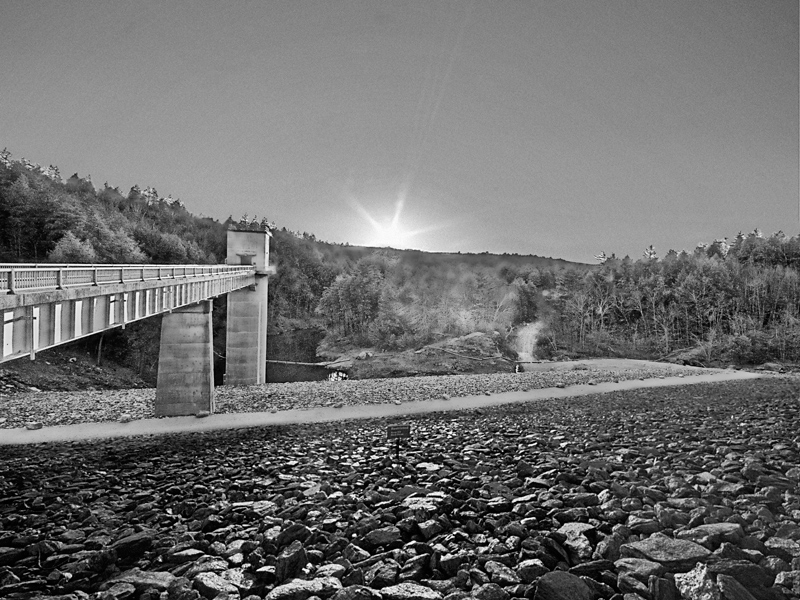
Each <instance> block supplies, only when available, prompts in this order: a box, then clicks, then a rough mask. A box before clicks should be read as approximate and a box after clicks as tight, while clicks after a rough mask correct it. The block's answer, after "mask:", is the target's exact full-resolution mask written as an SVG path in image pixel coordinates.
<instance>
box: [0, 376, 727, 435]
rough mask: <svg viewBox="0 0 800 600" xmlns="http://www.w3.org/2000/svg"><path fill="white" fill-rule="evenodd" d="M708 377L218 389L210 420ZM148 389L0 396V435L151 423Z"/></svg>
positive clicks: (431, 380) (450, 379)
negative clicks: (125, 419) (126, 421)
mask: <svg viewBox="0 0 800 600" xmlns="http://www.w3.org/2000/svg"><path fill="white" fill-rule="evenodd" d="M709 372H712V371H710V370H703V369H696V368H692V367H689V368H680V367H675V366H673V365H665V366H663V367H660V366H659V367H647V368H637V369H616V370H609V369H601V368H585V367H582V366H581V368H578V369H575V370H567V371H540V372H532V373H493V374H482V375H451V376H446V377H436V376H426V377H407V378H393V379H362V380H358V381H355V380H349V381H336V382H332V381H309V382H299V383H270V384H267V385H257V386H246V387H224V386H223V387H220V388H217V393H216V412H218V413H233V412H258V411H263V412H270V411H273V410H287V409H302V408H313V407H318V406H336V405H337V404H342V405H358V404H382V403H392V402H409V401H419V400H430V399H433V398H441V397H442V396H444V395H447V396H450V397H457V396H469V395H480V394H484V393H487V392H488V393H499V392H516V391H523V390H527V389H538V388H548V387H555V386H564V385H574V384H577V383H590V382H595V383H600V382H605V381H616V380H629V379H642V378H652V377H665V376H678V375H680V376H691V375H697V374H701V373H709ZM155 394H156V392H155V389H154V388H150V389H129V390H102V391H101V390H92V391H83V392H36V393H29V394H12V395H3V394H2V393H0V429H2V428H14V427H24V426H25V425H26V424H28V423H31V422H39V423H42V424H43V425H44V426H51V425H70V424H74V423H86V422H102V421H118V420H120V419H121V418H122V416H123V415H128V416H129V417H130V418H132V419H144V418H151V417H153V415H154V402H155Z"/></svg>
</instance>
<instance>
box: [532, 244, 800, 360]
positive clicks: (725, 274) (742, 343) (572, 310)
mask: <svg viewBox="0 0 800 600" xmlns="http://www.w3.org/2000/svg"><path fill="white" fill-rule="evenodd" d="M599 258H600V259H601V262H602V264H601V265H600V266H599V268H597V269H595V270H592V271H591V272H589V273H586V274H584V275H583V276H576V275H575V274H565V275H564V276H563V277H560V278H557V281H556V282H555V285H553V286H551V287H549V288H548V289H547V290H546V294H547V303H548V305H549V306H550V307H551V316H550V318H549V319H548V324H547V329H546V331H545V335H544V336H543V337H542V338H540V340H539V342H540V350H541V351H542V352H543V353H545V354H557V353H558V352H559V351H562V350H570V351H585V352H590V353H594V354H618V355H625V356H646V357H660V356H664V355H667V354H669V353H671V352H674V351H676V350H680V349H685V348H700V349H702V350H703V351H704V354H705V358H706V359H707V360H729V361H735V362H741V363H761V362H764V361H768V360H779V361H793V362H797V361H800V272H799V271H798V270H799V269H800V236H794V237H789V236H787V235H785V234H784V233H783V232H780V231H779V232H776V233H774V234H772V235H770V236H768V237H765V236H764V235H763V234H762V233H761V232H760V231H758V230H755V231H753V232H751V233H750V234H747V235H745V234H742V233H739V234H738V235H737V236H736V238H735V240H734V241H733V242H730V243H729V242H728V241H727V240H726V239H725V240H715V241H714V242H713V243H711V244H700V245H698V247H697V248H696V249H695V250H694V252H692V253H687V252H680V253H678V252H675V251H672V250H671V251H670V252H668V253H667V254H666V256H664V257H663V258H661V259H659V258H657V256H655V254H654V250H653V249H652V247H650V248H649V249H648V250H647V251H645V255H644V256H643V257H642V258H641V259H639V260H636V261H632V260H631V259H630V258H628V257H626V258H624V259H618V258H616V257H614V256H613V255H612V256H611V257H610V258H606V257H605V255H601V256H600V257H599Z"/></svg>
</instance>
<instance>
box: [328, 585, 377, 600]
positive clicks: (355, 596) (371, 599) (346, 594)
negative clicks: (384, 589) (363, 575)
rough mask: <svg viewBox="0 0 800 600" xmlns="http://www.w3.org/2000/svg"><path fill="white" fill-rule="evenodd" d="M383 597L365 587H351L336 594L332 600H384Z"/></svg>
mask: <svg viewBox="0 0 800 600" xmlns="http://www.w3.org/2000/svg"><path fill="white" fill-rule="evenodd" d="M382 598H383V595H382V594H381V593H380V592H379V591H377V590H373V589H372V588H368V587H366V586H364V585H350V586H347V587H346V588H342V589H341V590H339V591H338V592H336V593H335V594H334V595H333V596H332V597H331V600H382Z"/></svg>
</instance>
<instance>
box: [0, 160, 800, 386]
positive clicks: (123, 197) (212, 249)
mask: <svg viewBox="0 0 800 600" xmlns="http://www.w3.org/2000/svg"><path fill="white" fill-rule="evenodd" d="M243 219H244V220H245V221H250V220H251V219H249V218H248V217H246V216H245V217H243ZM230 223H231V220H230V219H229V220H228V221H226V222H223V223H221V222H219V221H216V220H214V219H211V218H208V217H198V216H195V215H192V214H191V213H190V212H189V211H188V210H187V209H186V207H185V206H184V205H183V203H182V202H181V201H180V200H177V199H172V198H171V197H169V196H168V197H161V196H159V194H158V193H157V192H156V190H155V189H154V188H152V187H145V188H143V189H142V188H140V187H139V186H134V187H133V188H131V190H130V191H129V192H128V193H127V194H123V193H122V192H121V191H120V190H119V189H118V188H113V187H110V186H109V185H108V184H105V185H104V186H103V188H102V189H96V188H95V186H94V185H93V184H92V182H91V180H90V179H89V178H88V177H87V178H80V177H78V176H77V174H76V175H73V176H72V177H70V178H69V179H67V180H66V181H65V180H63V179H62V177H61V176H60V174H59V172H58V169H57V168H56V167H53V166H51V167H49V168H47V169H44V168H42V167H40V166H39V165H36V164H33V163H30V162H29V161H26V160H24V159H22V160H18V161H17V160H12V158H11V155H10V153H9V152H7V151H4V152H2V153H0V262H62V263H92V262H95V263H107V262H115V263H139V262H151V263H213V262H221V261H222V259H223V258H224V256H225V253H226V251H225V236H226V230H227V227H228V225H229V224H230ZM268 225H269V226H270V228H271V231H272V234H273V237H272V240H271V258H270V260H271V262H272V263H273V264H274V265H275V266H276V267H277V274H276V275H274V276H273V277H272V278H271V279H270V286H269V302H270V303H269V323H270V330H271V331H272V332H276V331H287V330H291V329H294V328H304V327H317V328H322V329H324V330H325V332H326V334H327V336H326V340H325V344H326V347H327V348H328V349H329V350H330V349H331V348H333V349H334V351H335V349H336V348H342V349H344V348H351V349H352V348H353V347H372V348H376V349H380V350H404V349H409V348H417V347H419V346H421V345H424V344H427V343H430V342H434V341H438V340H440V339H442V338H448V337H457V336H463V335H465V334H469V333H473V332H487V333H488V332H492V333H494V332H498V333H499V334H500V336H501V338H502V339H504V340H505V341H506V348H510V347H511V346H513V339H514V336H515V335H516V332H517V331H519V330H520V328H521V327H523V326H525V325H526V324H530V323H534V322H538V324H539V329H538V331H539V337H538V342H537V349H536V354H537V355H538V356H539V357H541V358H546V357H552V356H564V355H567V356H569V355H624V356H630V357H648V358H654V357H663V356H666V355H668V354H669V353H671V352H674V351H676V350H679V349H685V348H694V349H695V350H698V349H699V350H700V352H701V354H702V355H703V358H704V359H705V360H707V361H708V360H726V361H738V362H745V363H757V362H763V361H765V360H780V361H800V276H799V275H798V269H800V238H798V237H797V236H795V237H788V236H786V235H784V234H783V233H782V232H777V233H775V234H772V235H770V236H768V237H765V236H763V235H762V234H761V233H760V232H759V231H757V230H756V231H754V232H752V233H750V234H748V235H743V234H741V233H740V234H739V235H738V236H737V237H736V238H735V239H734V240H733V241H732V242H728V240H727V238H726V239H718V240H715V241H714V242H713V243H711V244H701V245H699V246H698V247H697V248H696V249H695V250H694V251H693V252H691V253H687V252H680V253H678V252H675V251H673V250H670V251H669V252H668V253H667V254H666V255H665V256H664V257H663V258H661V259H659V258H658V257H657V255H656V252H655V250H654V249H653V248H652V247H650V248H648V249H647V250H646V251H645V253H644V256H643V257H642V258H640V259H638V260H635V261H634V260H631V259H630V258H628V257H625V258H624V259H618V258H616V257H615V256H614V255H611V256H610V257H607V256H606V255H605V254H602V253H601V255H599V256H598V257H597V258H598V261H599V262H600V264H599V265H584V264H577V263H569V262H566V261H562V260H558V259H550V258H542V257H537V256H520V255H508V254H505V255H492V254H488V253H482V254H460V253H456V254H438V253H426V252H420V251H416V250H391V249H381V250H378V249H375V248H364V247H356V246H349V245H337V244H330V243H326V242H322V241H319V240H317V239H316V238H315V237H314V235H312V234H308V233H297V232H292V231H288V230H287V229H285V228H280V229H279V228H277V227H276V226H275V225H274V224H272V223H268ZM224 317H225V311H224V298H223V299H219V300H218V301H217V306H216V310H215V311H214V323H215V345H216V351H217V354H218V355H219V356H222V354H223V353H224V347H225V345H224ZM158 335H159V322H158V320H157V319H149V320H146V321H144V322H140V323H137V324H133V325H131V326H129V327H128V328H127V329H126V330H125V331H124V332H120V331H116V332H113V333H111V334H107V335H106V353H107V354H108V355H109V356H112V357H115V358H118V359H120V360H122V361H123V362H126V363H127V364H128V365H130V366H133V367H134V368H135V369H137V371H138V372H139V373H142V374H144V375H146V376H147V375H150V376H152V375H153V374H154V369H155V367H156V365H157V358H158V357H157V352H158ZM494 335H495V336H497V333H494ZM91 343H93V342H92V341H91V340H90V341H89V344H91ZM282 358H288V357H285V356H284V357H282Z"/></svg>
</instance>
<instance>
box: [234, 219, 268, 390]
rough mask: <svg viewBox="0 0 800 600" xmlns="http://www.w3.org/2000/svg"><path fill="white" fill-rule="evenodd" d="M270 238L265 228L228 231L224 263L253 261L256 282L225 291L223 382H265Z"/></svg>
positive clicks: (251, 383)
mask: <svg viewBox="0 0 800 600" xmlns="http://www.w3.org/2000/svg"><path fill="white" fill-rule="evenodd" d="M269 238H270V234H269V233H268V232H266V231H235V230H229V231H228V256H227V261H226V262H227V264H229V265H235V264H243V263H244V264H253V265H254V266H255V267H256V282H255V285H253V286H251V287H250V288H243V289H241V290H236V291H234V292H231V293H230V294H228V319H227V330H226V333H227V342H226V357H225V365H226V371H225V384H226V385H254V384H259V383H266V381H267V285H268V273H269V272H270V270H269Z"/></svg>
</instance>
